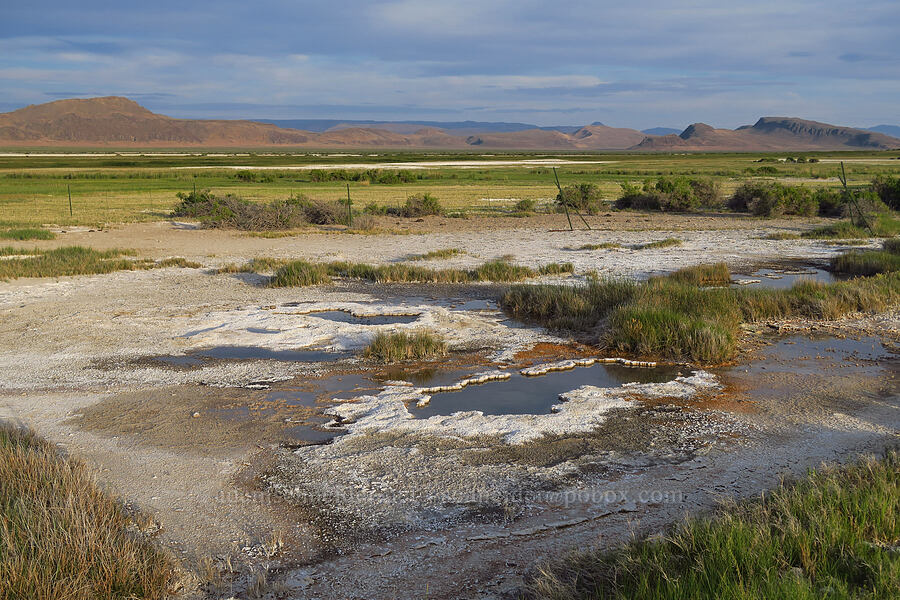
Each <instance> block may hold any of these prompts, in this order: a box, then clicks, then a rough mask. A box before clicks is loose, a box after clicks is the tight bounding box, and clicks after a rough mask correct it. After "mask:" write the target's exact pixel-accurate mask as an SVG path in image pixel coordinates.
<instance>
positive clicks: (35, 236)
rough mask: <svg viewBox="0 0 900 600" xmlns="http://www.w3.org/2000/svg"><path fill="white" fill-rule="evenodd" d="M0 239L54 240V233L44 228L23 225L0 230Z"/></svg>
mask: <svg viewBox="0 0 900 600" xmlns="http://www.w3.org/2000/svg"><path fill="white" fill-rule="evenodd" d="M0 239H4V240H19V241H26V240H55V239H56V234H55V233H53V232H52V231H47V230H46V229H39V228H37V227H25V228H21V229H6V230H4V231H0Z"/></svg>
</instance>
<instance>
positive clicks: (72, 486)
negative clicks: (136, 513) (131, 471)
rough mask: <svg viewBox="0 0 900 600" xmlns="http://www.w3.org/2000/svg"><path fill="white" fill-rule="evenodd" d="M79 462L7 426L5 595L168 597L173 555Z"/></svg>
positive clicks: (2, 517)
mask: <svg viewBox="0 0 900 600" xmlns="http://www.w3.org/2000/svg"><path fill="white" fill-rule="evenodd" d="M136 529H137V524H136V522H135V519H134V518H132V517H129V516H128V514H127V513H126V511H125V510H123V508H122V506H121V505H120V504H119V503H118V502H117V501H116V500H114V499H113V498H112V497H111V496H109V495H108V494H106V493H105V492H103V491H102V490H101V489H100V488H99V486H98V485H97V482H96V481H95V479H94V477H93V475H92V474H91V472H90V471H89V470H88V469H87V468H86V467H85V466H84V465H83V464H82V463H80V462H78V461H76V460H74V459H71V458H66V457H63V456H61V455H60V453H59V451H58V450H57V449H56V448H55V447H54V446H52V445H51V444H49V443H47V442H46V441H44V440H42V439H40V438H38V437H36V436H35V435H34V434H33V433H31V432H29V431H24V430H21V429H19V428H15V427H12V426H9V425H0V600H13V599H19V598H22V599H24V598H28V599H34V600H58V599H61V598H65V599H66V600H93V599H96V598H122V599H125V598H163V597H166V596H167V595H168V593H169V592H170V586H171V585H172V584H173V581H174V575H175V566H174V563H173V561H172V559H171V558H170V557H169V556H167V555H166V554H164V553H163V552H161V551H160V550H158V549H157V548H156V547H155V546H154V545H153V544H152V542H150V541H149V540H148V539H147V538H145V537H144V536H142V535H141V534H140V533H138V532H137V531H136Z"/></svg>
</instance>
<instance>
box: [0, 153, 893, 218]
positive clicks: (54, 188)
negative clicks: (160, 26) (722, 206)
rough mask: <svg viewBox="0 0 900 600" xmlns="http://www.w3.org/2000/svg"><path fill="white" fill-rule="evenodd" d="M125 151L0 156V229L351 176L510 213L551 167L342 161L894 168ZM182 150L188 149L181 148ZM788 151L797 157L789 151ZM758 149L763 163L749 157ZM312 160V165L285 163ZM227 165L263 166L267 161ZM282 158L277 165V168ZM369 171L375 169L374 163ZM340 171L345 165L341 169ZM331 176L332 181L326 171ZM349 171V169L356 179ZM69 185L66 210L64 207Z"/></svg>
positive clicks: (606, 189)
mask: <svg viewBox="0 0 900 600" xmlns="http://www.w3.org/2000/svg"><path fill="white" fill-rule="evenodd" d="M157 152H158V153H157V154H152V155H144V156H140V155H129V154H127V153H122V154H120V155H114V153H110V152H108V151H107V152H105V153H104V154H102V155H100V154H99V152H98V155H96V156H81V155H78V154H75V152H74V151H73V153H72V154H70V155H66V154H57V155H53V156H23V155H17V156H9V155H5V156H4V155H0V227H28V226H39V225H42V224H51V223H52V224H56V225H61V226H70V225H88V226H97V225H102V224H105V223H122V222H137V221H153V220H160V219H164V218H166V217H167V216H168V215H169V213H170V212H171V210H172V209H173V207H174V206H175V205H176V204H177V202H178V200H177V198H176V197H175V194H176V193H178V192H186V191H190V190H192V189H194V188H196V189H198V190H200V189H209V190H211V191H212V192H213V193H214V194H217V195H225V194H235V195H237V196H240V197H242V198H245V199H247V200H251V201H266V202H268V201H272V200H278V199H285V198H288V197H289V196H291V195H297V194H304V195H306V196H309V197H311V198H315V199H318V200H325V201H336V200H344V199H345V198H346V194H347V187H346V186H347V183H349V184H350V188H351V193H352V197H353V202H354V205H355V206H357V207H359V208H362V207H364V206H366V205H368V204H373V203H374V204H375V205H378V206H398V205H400V204H402V203H403V202H404V201H405V199H406V198H407V197H408V196H410V195H413V194H424V193H429V194H432V195H433V196H435V197H436V198H438V199H439V201H440V203H441V205H442V206H443V207H444V208H445V209H446V210H447V211H448V212H449V213H450V214H451V215H453V214H458V213H460V212H466V213H477V214H514V213H515V205H516V203H517V202H518V201H520V200H533V201H535V202H536V204H537V208H541V207H542V206H543V205H545V204H546V203H547V202H549V201H550V200H551V199H552V198H554V197H555V196H556V186H555V183H554V180H553V173H552V171H551V169H550V168H549V167H544V166H540V167H520V166H497V167H482V166H477V167H471V168H469V167H467V168H459V167H439V168H429V169H409V170H405V171H403V172H402V177H401V178H400V179H402V181H401V182H397V179H398V178H397V177H394V176H392V175H389V173H390V171H388V170H380V172H379V173H378V174H377V175H376V176H375V177H373V181H369V180H368V179H365V180H362V181H349V182H348V181H345V180H344V179H346V178H348V177H349V178H350V179H353V178H354V177H353V174H359V173H361V172H363V171H364V170H365V169H363V168H354V169H342V168H341V167H340V165H341V164H347V163H352V164H358V165H364V164H373V165H375V164H377V163H380V162H410V163H414V162H418V161H449V160H478V161H484V160H534V159H547V158H561V159H568V160H581V161H607V162H604V163H603V164H590V163H586V164H584V165H563V166H561V167H559V168H558V171H559V176H560V180H561V182H562V183H563V185H567V184H571V183H576V182H577V183H592V184H595V185H597V186H598V187H599V188H600V190H601V192H602V194H603V196H604V198H606V199H609V200H612V199H615V198H616V197H617V196H618V195H619V193H620V191H621V184H622V183H633V184H640V183H642V182H643V181H644V180H646V179H648V178H652V177H659V176H662V175H687V176H701V177H711V178H713V179H714V180H715V181H716V182H717V183H719V184H720V186H721V188H722V191H723V192H724V193H725V194H729V193H731V192H732V191H733V190H734V189H735V188H736V187H737V186H738V185H740V183H742V182H743V181H745V180H747V179H752V178H765V179H774V180H779V181H784V182H787V183H791V184H797V183H802V184H804V185H809V186H816V187H819V186H826V187H837V186H838V185H840V184H839V182H838V181H837V179H836V175H837V173H838V168H839V167H838V164H837V163H836V162H830V161H834V160H838V159H847V160H848V163H847V167H848V174H849V177H850V182H849V183H850V184H851V185H861V184H864V183H868V181H869V180H871V178H872V177H874V176H875V175H878V174H895V175H896V174H897V173H900V160H896V161H895V160H894V159H896V158H898V156H900V153H897V152H856V153H853V152H833V153H807V154H805V155H803V156H804V157H815V158H817V159H818V160H819V162H813V163H810V162H794V163H792V162H780V160H779V159H783V158H786V157H787V156H789V154H787V153H777V154H761V153H759V154H690V155H668V154H626V153H618V154H616V153H609V154H591V153H570V154H547V153H517V152H493V153H490V154H485V155H482V154H476V153H453V152H450V153H446V152H445V153H441V152H391V151H388V152H359V153H352V154H344V153H332V154H327V153H314V152H307V153H297V154H289V153H259V154H257V153H251V152H246V153H241V152H238V153H234V152H231V153H214V152H207V153H198V154H196V155H192V154H189V153H184V152H182V153H178V154H177V155H176V154H171V155H164V154H161V153H159V152H161V151H157ZM185 154H188V155H185ZM793 156H798V155H797V154H794V155H793ZM760 159H763V160H766V161H767V162H764V163H760V162H757V161H759V160H760ZM300 165H322V169H316V170H314V171H308V170H291V169H288V168H287V167H296V166H300ZM228 166H248V167H267V169H266V170H250V169H247V170H241V169H229V168H225V167H228ZM279 167H284V168H279ZM375 168H376V169H377V167H375ZM341 171H343V173H340V172H341ZM335 178H336V179H335ZM356 178H358V177H356ZM69 192H71V196H72V210H71V215H70V210H69Z"/></svg>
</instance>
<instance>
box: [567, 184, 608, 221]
mask: <svg viewBox="0 0 900 600" xmlns="http://www.w3.org/2000/svg"><path fill="white" fill-rule="evenodd" d="M602 204H603V194H602V193H601V192H600V188H599V187H597V186H596V185H594V184H593V183H580V184H578V185H567V186H566V187H564V188H563V189H562V191H561V192H559V193H557V194H556V209H557V212H563V211H564V210H565V207H569V208H572V209H576V210H578V211H579V212H583V213H587V214H589V215H594V214H597V213H598V212H600V210H601V209H602Z"/></svg>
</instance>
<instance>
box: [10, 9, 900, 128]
mask: <svg viewBox="0 0 900 600" xmlns="http://www.w3.org/2000/svg"><path fill="white" fill-rule="evenodd" d="M898 31H900V1H898V0H857V1H856V2H847V1H846V0H844V1H841V2H838V1H837V0H778V1H770V0H753V1H746V0H745V1H741V2H735V1H733V0H714V1H708V0H671V1H662V0H634V1H631V2H627V1H622V0H616V1H607V0H585V1H569V0H560V1H558V2H546V1H545V0H544V1H542V0H510V1H507V0H477V1H475V0H457V1H451V0H395V1H370V2H363V1H360V0H334V1H331V2H320V1H319V2H303V1H289V0H258V1H256V2H253V1H248V0H241V1H239V2H238V1H234V0H216V1H215V2H211V1H207V0H193V1H191V0H178V1H174V0H155V1H154V2H140V3H137V2H134V3H132V2H127V1H125V2H123V1H121V0H118V1H105V0H104V1H101V0H79V1H77V2H73V1H72V0H27V1H21V0H2V3H0V110H12V109H14V108H19V107H21V106H25V105H27V104H32V103H40V102H47V101H50V100H55V99H58V98H67V97H87V96H96V95H125V96H128V97H130V98H133V99H134V100H137V101H138V102H141V103H142V104H144V105H145V106H147V107H148V108H151V109H153V110H156V111H158V112H163V113H165V114H169V115H172V116H179V117H223V118H343V119H368V118H372V119H393V120H397V119H420V120H422V119H424V120H465V119H473V120H482V121H486V120H490V121H497V120H504V121H524V122H528V123H537V124H539V125H571V124H584V123H589V122H593V121H602V122H604V123H606V124H609V125H615V126H623V127H636V128H642V129H643V128H647V127H653V126H671V127H683V126H685V125H687V124H689V123H691V122H694V121H700V120H702V121H705V122H707V123H710V124H712V125H715V126H721V127H735V126H738V125H742V124H747V123H752V122H754V121H755V120H756V119H757V117H759V116H762V115H778V116H800V117H805V118H810V119H815V120H820V121H826V122H832V123H838V124H842V125H857V126H871V125H876V124H880V123H890V124H900V41H898V40H900V36H898Z"/></svg>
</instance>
